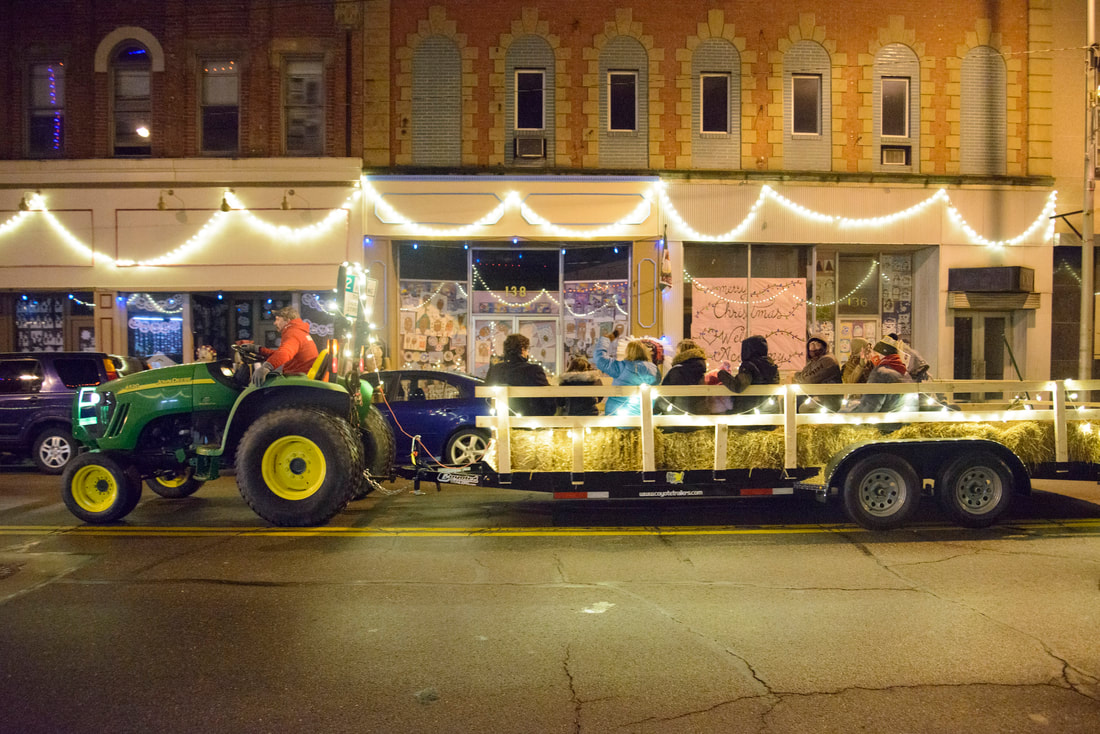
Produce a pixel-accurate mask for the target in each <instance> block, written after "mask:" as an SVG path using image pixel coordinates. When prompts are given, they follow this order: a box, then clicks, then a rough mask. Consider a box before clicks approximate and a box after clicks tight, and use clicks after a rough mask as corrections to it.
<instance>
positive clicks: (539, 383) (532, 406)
mask: <svg viewBox="0 0 1100 734" xmlns="http://www.w3.org/2000/svg"><path fill="white" fill-rule="evenodd" d="M530 353H531V340H530V339H528V338H527V337H525V336H524V335H523V334H509V335H508V336H506V337H505V338H504V359H502V360H501V361H499V362H497V363H496V364H493V365H490V367H489V371H488V373H486V375H485V384H486V385H508V386H510V387H543V386H545V387H549V386H550V381H549V380H548V379H546V370H544V369H543V368H542V365H540V364H536V363H534V362H529V361H528V357H529V355H530ZM508 408H509V409H510V410H511V411H512V412H513V413H515V414H516V415H520V416H527V415H554V412H555V411H556V410H557V401H556V400H554V398H510V399H509V400H508Z"/></svg>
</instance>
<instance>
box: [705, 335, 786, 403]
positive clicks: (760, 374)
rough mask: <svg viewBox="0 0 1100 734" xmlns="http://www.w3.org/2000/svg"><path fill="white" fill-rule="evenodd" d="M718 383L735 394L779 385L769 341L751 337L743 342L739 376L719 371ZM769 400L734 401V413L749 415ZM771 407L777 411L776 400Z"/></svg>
mask: <svg viewBox="0 0 1100 734" xmlns="http://www.w3.org/2000/svg"><path fill="white" fill-rule="evenodd" d="M718 381H719V382H721V383H722V384H723V385H725V386H726V389H728V390H729V391H730V392H735V393H740V392H744V391H745V388H746V387H748V386H750V385H778V384H779V367H778V366H776V364H775V361H774V360H773V359H772V358H771V357H770V356H768V340H767V339H765V338H764V337H762V336H750V337H749V338H748V339H745V340H744V341H743V342H741V365H740V366H739V367H738V368H737V374H736V375H733V374H730V372H729V371H728V370H719V371H718ZM769 400H770V398H766V397H752V398H737V399H736V400H734V404H733V412H735V413H747V412H749V411H750V410H754V409H757V408H761V409H763V408H765V407H766V406H767V405H768V401H769ZM771 405H772V410H775V407H774V406H775V401H774V400H772V401H771Z"/></svg>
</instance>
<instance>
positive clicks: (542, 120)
mask: <svg viewBox="0 0 1100 734" xmlns="http://www.w3.org/2000/svg"><path fill="white" fill-rule="evenodd" d="M522 75H530V76H538V77H539V79H540V80H541V84H540V85H539V102H538V116H539V126H538V127H523V126H521V125H520V117H521V115H520V107H521V104H520V99H521V97H520V87H519V79H520V76H522ZM512 82H513V86H512V90H513V95H514V100H515V101H514V104H513V107H514V118H515V119H513V120H512V126H513V127H512V129H513V130H516V131H520V132H542V131H544V130H546V70H545V69H516V70H515V73H514V74H513V78H512Z"/></svg>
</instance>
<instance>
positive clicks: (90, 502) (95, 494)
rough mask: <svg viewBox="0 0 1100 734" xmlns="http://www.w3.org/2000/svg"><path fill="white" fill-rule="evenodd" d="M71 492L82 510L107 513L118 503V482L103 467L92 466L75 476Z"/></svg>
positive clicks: (78, 471) (81, 470) (79, 471)
mask: <svg viewBox="0 0 1100 734" xmlns="http://www.w3.org/2000/svg"><path fill="white" fill-rule="evenodd" d="M69 491H70V492H72V494H73V499H74V500H76V504H77V505H79V506H80V509H82V510H86V511H87V512H106V511H107V510H109V509H111V506H112V505H114V504H115V502H116V501H118V481H117V480H115V477H114V475H113V474H111V472H109V471H108V470H107V469H105V468H104V467H102V466H96V465H95V464H91V465H89V466H85V467H82V468H80V469H78V470H77V471H76V473H75V474H73V480H72V484H71V485H70V487H69Z"/></svg>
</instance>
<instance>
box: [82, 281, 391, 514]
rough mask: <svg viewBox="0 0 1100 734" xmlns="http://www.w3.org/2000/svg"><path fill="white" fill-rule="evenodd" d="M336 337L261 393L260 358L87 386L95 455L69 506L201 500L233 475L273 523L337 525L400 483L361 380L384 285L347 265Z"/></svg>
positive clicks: (119, 507)
mask: <svg viewBox="0 0 1100 734" xmlns="http://www.w3.org/2000/svg"><path fill="white" fill-rule="evenodd" d="M338 282H339V284H340V287H339V288H338V289H337V293H338V297H337V313H336V332H335V333H336V334H337V335H344V340H343V341H340V340H336V339H334V340H330V342H329V344H328V347H327V348H326V349H325V350H323V351H322V352H321V354H320V356H318V358H317V360H316V362H315V363H314V365H313V369H311V370H310V372H309V374H308V375H305V376H282V375H278V374H274V373H273V374H269V375H268V377H267V380H266V382H265V383H264V384H263V385H262V386H260V387H254V386H252V385H251V384H250V372H251V368H250V364H251V363H253V362H255V361H259V359H258V358H256V357H254V356H252V355H250V354H248V353H247V352H243V351H240V350H237V353H238V354H239V355H240V357H241V359H240V363H237V362H235V361H234V360H230V359H223V360H220V361H216V362H201V363H195V364H183V365H178V366H174V367H164V368H161V369H156V370H149V371H146V372H138V373H136V374H133V375H129V376H127V377H123V378H122V379H119V380H114V381H111V382H108V383H104V384H102V385H99V386H97V387H89V388H83V389H82V390H81V391H80V393H79V395H78V396H77V399H76V401H75V402H74V404H73V435H74V436H75V437H76V439H77V440H78V441H80V442H81V443H82V444H83V445H84V446H85V447H87V448H88V449H89V450H88V451H85V452H84V453H81V454H80V455H79V456H77V457H76V458H74V459H73V460H72V461H71V462H70V463H69V465H68V467H67V468H66V470H65V473H64V475H63V486H62V496H63V498H64V500H65V505H66V506H67V507H68V508H69V510H70V511H71V512H72V513H73V514H74V515H76V516H77V517H78V518H80V519H81V520H84V521H85V522H89V523H111V522H115V521H117V520H119V519H121V518H123V517H125V516H126V515H128V514H129V513H130V511H131V510H133V509H134V507H135V506H137V503H138V500H139V499H140V498H141V492H142V485H143V483H144V485H145V486H148V487H149V489H151V490H152V491H153V492H155V493H157V494H159V495H161V496H162V497H169V498H180V497H186V496H188V495H190V494H193V493H194V492H195V491H197V490H198V489H199V487H201V486H202V484H203V483H204V482H207V481H210V480H212V479H216V478H217V477H218V476H219V475H220V473H221V470H222V469H223V468H225V467H227V466H233V467H234V468H235V469H236V476H237V486H238V488H239V489H240V492H241V496H242V497H244V500H245V502H247V503H248V506H249V507H251V508H252V509H253V510H254V511H255V512H256V514H258V515H259V516H260V517H262V518H263V519H265V520H267V521H268V522H270V523H272V524H273V525H281V526H307V525H320V524H323V523H325V522H328V520H330V519H331V518H332V517H333V516H334V515H336V513H338V512H340V511H341V510H342V509H343V508H344V507H345V506H346V505H347V503H348V502H349V501H351V500H353V499H359V498H361V497H365V496H366V495H367V494H368V493H369V492H370V491H371V490H372V489H374V488H375V487H376V486H377V482H378V480H384V479H390V478H392V474H393V460H394V437H393V431H392V429H391V428H390V426H389V423H388V422H387V421H386V420H385V418H383V417H382V414H381V413H379V412H378V409H377V408H375V407H374V406H373V405H372V404H371V396H372V388H371V385H370V383H369V382H367V381H366V380H362V379H360V370H362V369H363V363H364V359H365V357H366V354H367V350H368V349H369V345H370V342H372V341H373V337H372V336H371V333H372V327H371V325H370V324H369V322H368V316H369V314H368V313H367V311H366V308H365V307H364V306H361V305H360V304H361V303H363V302H364V296H366V297H367V298H371V299H373V295H374V294H373V286H374V282H373V281H372V280H370V279H369V278H367V277H366V276H365V274H364V273H363V271H362V270H361V269H360V268H359V267H358V266H357V265H349V264H347V263H345V264H344V265H342V266H341V268H340V278H339V281H338Z"/></svg>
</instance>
